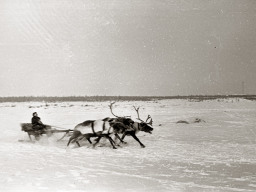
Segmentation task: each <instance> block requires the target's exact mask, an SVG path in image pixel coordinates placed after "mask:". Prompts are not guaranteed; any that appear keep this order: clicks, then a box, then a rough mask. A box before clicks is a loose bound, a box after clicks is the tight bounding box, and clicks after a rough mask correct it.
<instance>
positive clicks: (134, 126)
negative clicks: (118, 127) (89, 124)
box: [96, 102, 153, 148]
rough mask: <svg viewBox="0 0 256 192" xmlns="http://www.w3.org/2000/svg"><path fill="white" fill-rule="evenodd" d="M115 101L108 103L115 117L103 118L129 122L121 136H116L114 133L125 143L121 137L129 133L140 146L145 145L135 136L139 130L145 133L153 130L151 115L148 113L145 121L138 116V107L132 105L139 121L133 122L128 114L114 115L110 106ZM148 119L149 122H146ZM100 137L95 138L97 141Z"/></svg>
mask: <svg viewBox="0 0 256 192" xmlns="http://www.w3.org/2000/svg"><path fill="white" fill-rule="evenodd" d="M114 103H115V102H113V103H111V104H110V105H109V107H110V111H111V113H112V115H114V116H115V118H105V119H104V120H108V121H115V122H122V123H124V124H125V122H126V123H129V124H126V125H127V126H129V128H128V129H126V130H125V131H124V133H123V135H122V137H121V138H120V137H119V136H118V134H116V135H115V136H116V137H117V138H118V139H119V140H120V141H121V142H122V143H126V142H124V141H123V139H124V138H125V136H126V135H130V136H132V137H133V138H134V139H135V140H136V141H137V142H138V143H139V144H140V146H141V147H143V148H144V147H145V145H144V144H143V143H141V141H140V140H139V138H138V137H137V136H136V134H137V133H138V132H139V131H144V132H146V133H150V134H152V131H153V128H152V127H151V126H152V124H153V120H152V117H151V116H150V115H148V117H147V119H146V121H143V120H142V119H141V118H140V116H139V107H137V108H136V107H134V106H133V107H134V109H135V111H136V112H137V116H138V118H137V119H138V120H140V121H141V122H140V123H139V122H134V121H133V120H131V119H130V118H129V117H130V116H125V117H119V116H117V115H115V114H114V113H113V109H112V106H113V104H114ZM147 121H149V122H147ZM149 125H151V126H149ZM99 140H100V138H97V139H96V141H97V143H98V142H99Z"/></svg>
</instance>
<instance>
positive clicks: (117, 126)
mask: <svg viewBox="0 0 256 192" xmlns="http://www.w3.org/2000/svg"><path fill="white" fill-rule="evenodd" d="M126 129H127V126H125V125H124V124H123V123H121V122H108V121H103V120H87V121H84V122H83V123H79V124H78V125H76V126H75V128H74V131H73V134H72V136H71V137H70V139H69V141H68V143H67V146H69V144H70V143H74V142H76V143H77V145H78V146H79V147H80V144H79V141H80V140H82V139H84V138H85V139H87V140H88V141H89V143H90V144H92V142H91V140H90V138H91V137H98V138H101V137H105V138H107V139H108V140H109V142H110V144H111V145H112V147H113V149H116V147H115V141H114V140H113V139H112V138H111V137H110V135H112V134H115V135H117V133H124V131H125V130H126ZM96 144H97V143H95V144H94V145H93V146H94V147H95V145H96Z"/></svg>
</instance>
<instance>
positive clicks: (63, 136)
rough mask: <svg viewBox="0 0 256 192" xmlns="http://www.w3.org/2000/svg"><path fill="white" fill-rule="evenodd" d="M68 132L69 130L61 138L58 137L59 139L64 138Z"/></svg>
mask: <svg viewBox="0 0 256 192" xmlns="http://www.w3.org/2000/svg"><path fill="white" fill-rule="evenodd" d="M67 134H68V132H66V133H65V134H64V135H63V136H62V137H61V138H60V139H58V140H57V141H60V140H61V139H63V138H64V137H66V136H67Z"/></svg>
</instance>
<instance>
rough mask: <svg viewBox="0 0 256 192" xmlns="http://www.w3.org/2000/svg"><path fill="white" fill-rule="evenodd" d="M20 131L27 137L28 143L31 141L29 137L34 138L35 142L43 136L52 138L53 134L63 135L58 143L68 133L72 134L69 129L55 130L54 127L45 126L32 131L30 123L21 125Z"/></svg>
mask: <svg viewBox="0 0 256 192" xmlns="http://www.w3.org/2000/svg"><path fill="white" fill-rule="evenodd" d="M20 126H21V130H22V131H24V132H26V133H27V134H28V136H29V139H30V141H32V138H31V135H33V136H34V137H35V139H36V140H39V139H40V138H41V137H42V136H43V135H47V136H48V137H50V136H52V135H53V134H54V133H65V134H64V135H63V136H62V137H61V138H60V139H58V141H60V140H61V139H63V138H64V137H65V136H67V135H68V134H69V133H70V132H73V130H71V129H64V130H63V129H61V130H60V129H56V128H54V126H51V125H45V126H46V127H45V128H44V129H42V130H35V129H33V126H32V123H21V124H20Z"/></svg>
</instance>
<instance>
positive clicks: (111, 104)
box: [109, 102, 131, 118]
mask: <svg viewBox="0 0 256 192" xmlns="http://www.w3.org/2000/svg"><path fill="white" fill-rule="evenodd" d="M115 103H116V102H112V103H110V105H109V108H110V111H111V113H112V115H114V116H115V117H119V116H117V115H115V114H114V113H113V109H112V106H113V105H114V104H115ZM129 117H131V116H124V118H129Z"/></svg>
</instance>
